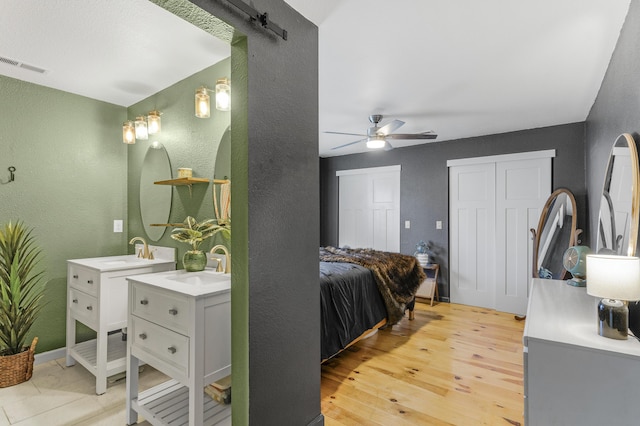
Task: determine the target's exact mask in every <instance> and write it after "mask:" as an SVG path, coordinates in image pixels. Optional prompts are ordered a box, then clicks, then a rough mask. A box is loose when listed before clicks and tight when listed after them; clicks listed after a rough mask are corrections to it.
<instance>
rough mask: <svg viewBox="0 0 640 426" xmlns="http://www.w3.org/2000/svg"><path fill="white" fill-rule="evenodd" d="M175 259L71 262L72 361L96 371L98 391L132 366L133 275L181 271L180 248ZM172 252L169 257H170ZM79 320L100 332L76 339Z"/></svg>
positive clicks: (69, 338) (69, 345)
mask: <svg viewBox="0 0 640 426" xmlns="http://www.w3.org/2000/svg"><path fill="white" fill-rule="evenodd" d="M169 250H170V251H169V253H170V254H171V256H170V257H171V258H170V259H154V260H146V259H139V258H136V257H135V256H134V255H130V256H110V257H100V258H88V259H72V260H68V261H67V330H66V332H67V338H66V340H67V342H66V343H67V347H66V364H67V366H71V365H74V364H75V363H76V362H78V363H79V364H81V365H82V366H83V367H84V368H86V369H87V370H89V371H90V372H91V374H93V375H94V376H96V394H98V395H101V394H103V393H105V392H106V390H107V377H109V376H112V375H114V374H117V373H122V372H124V371H125V369H126V342H124V341H122V337H121V334H120V333H112V334H110V332H114V331H117V330H120V329H123V328H125V327H127V306H128V304H127V298H128V289H127V286H128V283H127V279H126V277H127V276H131V275H135V274H148V273H152V272H162V271H170V270H175V266H176V263H175V249H169ZM167 257H169V256H167ZM76 321H78V322H81V323H82V324H84V325H86V326H87V327H89V328H91V329H92V330H94V331H95V332H96V339H92V340H88V341H85V342H80V343H77V342H76Z"/></svg>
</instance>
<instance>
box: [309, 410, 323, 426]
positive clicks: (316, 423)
mask: <svg viewBox="0 0 640 426" xmlns="http://www.w3.org/2000/svg"><path fill="white" fill-rule="evenodd" d="M322 425H324V416H323V415H322V413H320V414H318V417H316V418H315V419H313V420H312V421H311V422H310V423H307V426H322Z"/></svg>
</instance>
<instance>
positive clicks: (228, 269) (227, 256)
mask: <svg viewBox="0 0 640 426" xmlns="http://www.w3.org/2000/svg"><path fill="white" fill-rule="evenodd" d="M218 249H222V251H223V252H224V273H225V274H230V273H231V255H230V254H229V250H228V249H227V248H226V247H225V246H223V245H222V244H218V245H216V246H213V248H212V249H211V252H210V253H215V252H216V250H218ZM219 264H220V262H218V265H219Z"/></svg>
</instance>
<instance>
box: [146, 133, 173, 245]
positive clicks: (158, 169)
mask: <svg viewBox="0 0 640 426" xmlns="http://www.w3.org/2000/svg"><path fill="white" fill-rule="evenodd" d="M167 179H171V163H170V162H169V156H168V155H167V151H166V150H165V149H164V146H162V144H157V143H154V144H152V145H151V146H149V148H148V149H147V153H146V154H145V156H144V161H143V163H142V173H141V174H140V214H141V216H142V225H143V226H144V230H145V232H146V233H147V236H148V237H149V239H150V240H151V241H158V240H159V239H160V238H162V236H163V235H164V232H165V231H166V229H167V228H166V227H165V226H151V225H152V224H164V223H167V222H168V221H169V214H170V213H171V197H172V195H173V191H172V188H173V187H172V186H170V185H154V182H156V181H159V180H167Z"/></svg>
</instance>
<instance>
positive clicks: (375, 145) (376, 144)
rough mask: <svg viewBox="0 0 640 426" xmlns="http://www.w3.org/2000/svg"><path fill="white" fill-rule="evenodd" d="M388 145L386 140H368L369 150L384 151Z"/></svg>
mask: <svg viewBox="0 0 640 426" xmlns="http://www.w3.org/2000/svg"><path fill="white" fill-rule="evenodd" d="M386 144H387V141H385V140H384V138H369V139H367V148H369V149H382V148H384V147H385V145H386Z"/></svg>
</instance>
